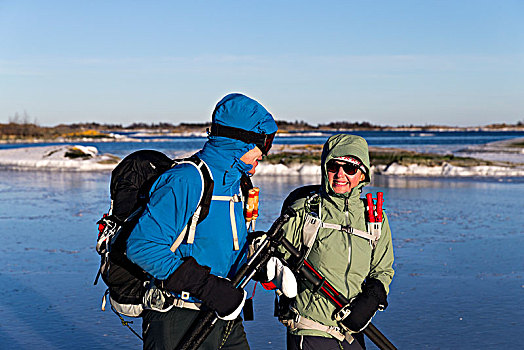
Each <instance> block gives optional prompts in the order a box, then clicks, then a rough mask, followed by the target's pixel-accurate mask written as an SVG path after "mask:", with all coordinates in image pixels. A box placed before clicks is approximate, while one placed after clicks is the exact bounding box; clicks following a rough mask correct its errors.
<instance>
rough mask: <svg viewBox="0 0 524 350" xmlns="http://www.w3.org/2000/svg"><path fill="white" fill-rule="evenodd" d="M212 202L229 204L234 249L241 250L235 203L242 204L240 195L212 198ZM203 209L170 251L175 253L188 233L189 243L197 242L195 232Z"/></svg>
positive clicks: (196, 214)
mask: <svg viewBox="0 0 524 350" xmlns="http://www.w3.org/2000/svg"><path fill="white" fill-rule="evenodd" d="M211 200H212V201H225V202H229V219H230V221H231V231H232V232H233V248H234V249H235V250H239V249H240V246H239V244H238V232H237V224H236V219H235V203H237V202H241V201H242V198H241V197H240V195H238V194H235V195H233V196H213V197H211ZM201 208H202V207H200V206H199V207H198V208H197V210H196V211H195V214H193V218H192V219H191V221H190V222H189V223H188V224H187V225H186V227H184V229H183V230H182V232H180V234H179V235H178V237H177V238H176V240H175V242H174V243H173V245H172V246H171V248H170V250H171V251H172V252H173V253H174V252H175V251H176V250H177V249H178V247H179V246H180V244H182V241H183V240H184V237H186V233H187V243H188V244H193V242H194V241H195V232H196V226H197V223H198V218H199V216H200V211H201Z"/></svg>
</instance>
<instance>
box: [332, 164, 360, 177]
mask: <svg viewBox="0 0 524 350" xmlns="http://www.w3.org/2000/svg"><path fill="white" fill-rule="evenodd" d="M341 167H342V170H344V172H345V173H346V174H348V175H355V174H356V173H357V171H358V170H360V167H359V166H357V165H355V164H351V163H344V164H340V163H337V162H336V161H334V160H330V161H329V162H327V164H326V169H327V171H329V172H330V173H338V169H340V168H341Z"/></svg>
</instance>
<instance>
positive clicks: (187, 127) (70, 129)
mask: <svg viewBox="0 0 524 350" xmlns="http://www.w3.org/2000/svg"><path fill="white" fill-rule="evenodd" d="M277 125H278V128H279V131H284V132H286V131H292V130H295V131H296V130H304V131H314V130H337V131H338V130H384V129H388V130H391V129H419V130H435V129H441V130H442V129H450V130H456V129H461V128H457V127H448V126H441V125H424V126H417V125H403V126H397V127H391V126H380V125H374V124H371V123H369V122H346V121H337V122H330V123H326V124H318V125H310V124H308V123H306V122H305V121H294V122H289V121H284V120H279V121H277ZM210 126H211V123H209V122H208V123H180V124H172V123H162V122H161V123H133V124H130V125H127V126H124V125H122V124H100V123H94V122H93V123H73V124H59V125H56V126H52V127H45V126H39V125H38V123H37V122H36V121H34V122H29V121H28V118H23V120H19V119H16V120H10V121H9V123H7V124H0V139H3V140H12V139H28V138H35V139H54V138H58V137H92V138H97V137H105V136H106V134H104V132H106V133H107V132H108V131H133V130H156V131H167V132H175V133H177V132H202V131H205V130H206V128H209V127H210ZM515 127H516V128H523V127H524V122H523V121H519V122H518V123H517V124H506V123H497V124H490V125H486V126H483V127H482V128H483V129H494V130H496V129H504V128H515Z"/></svg>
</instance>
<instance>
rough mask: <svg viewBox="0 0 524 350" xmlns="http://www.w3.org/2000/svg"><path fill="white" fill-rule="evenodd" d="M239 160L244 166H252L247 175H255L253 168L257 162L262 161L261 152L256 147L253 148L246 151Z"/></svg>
mask: <svg viewBox="0 0 524 350" xmlns="http://www.w3.org/2000/svg"><path fill="white" fill-rule="evenodd" d="M240 160H241V161H243V162H244V163H246V164H251V165H253V168H252V169H251V170H250V171H249V173H250V174H251V175H253V174H255V171H256V170H255V168H256V167H257V165H258V161H259V160H262V151H261V150H260V149H259V148H258V147H255V148H253V149H252V150H249V151H247V152H246V153H245V154H244V155H243V156H242V157H240Z"/></svg>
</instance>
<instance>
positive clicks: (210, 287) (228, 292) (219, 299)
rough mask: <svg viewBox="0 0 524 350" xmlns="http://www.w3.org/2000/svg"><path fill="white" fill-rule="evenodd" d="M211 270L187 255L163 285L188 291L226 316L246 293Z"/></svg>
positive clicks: (234, 308) (242, 299) (222, 315)
mask: <svg viewBox="0 0 524 350" xmlns="http://www.w3.org/2000/svg"><path fill="white" fill-rule="evenodd" d="M210 271H211V268H209V267H207V266H202V265H199V264H198V263H197V262H196V260H195V258H193V257H187V258H185V261H184V262H183V263H182V265H180V266H179V267H178V269H176V270H175V272H173V273H172V274H171V275H170V276H169V277H168V278H167V279H166V280H164V281H162V284H161V285H162V287H163V288H164V289H166V290H169V291H173V292H175V293H181V292H188V293H190V295H192V296H194V297H195V298H198V299H200V300H201V301H202V303H203V304H204V305H206V306H207V307H209V308H210V309H211V310H214V311H216V313H217V314H218V316H220V317H225V316H227V315H230V314H231V313H232V312H233V311H235V310H236V309H237V308H238V307H239V305H241V304H242V303H243V301H244V293H243V291H242V290H241V289H237V288H235V287H234V286H233V285H232V284H231V282H230V281H229V280H227V279H225V278H220V277H217V276H215V275H212V274H210V273H209V272H210Z"/></svg>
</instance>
